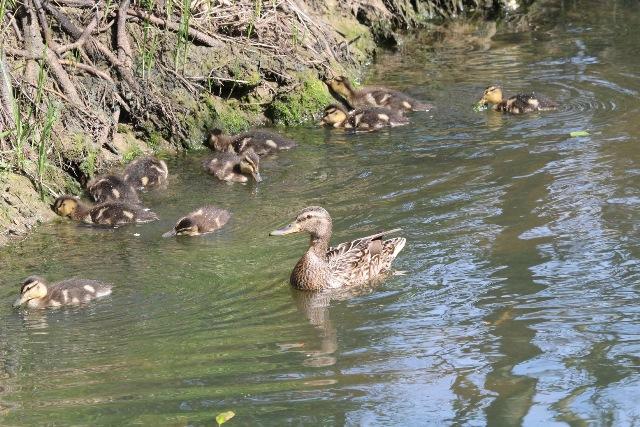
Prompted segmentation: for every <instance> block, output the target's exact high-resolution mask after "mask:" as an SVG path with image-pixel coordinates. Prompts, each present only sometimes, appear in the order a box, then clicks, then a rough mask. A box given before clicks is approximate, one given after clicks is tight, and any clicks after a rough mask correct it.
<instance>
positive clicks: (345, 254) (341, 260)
mask: <svg viewBox="0 0 640 427" xmlns="http://www.w3.org/2000/svg"><path fill="white" fill-rule="evenodd" d="M400 230H401V229H400V228H396V229H393V230H389V231H384V232H381V233H376V234H373V235H371V236H367V237H362V238H360V239H356V240H352V241H351V242H345V243H342V244H340V245H338V246H336V247H333V248H330V249H329V250H328V251H327V262H328V264H329V269H330V271H331V273H332V275H333V277H334V278H335V279H336V281H337V282H339V283H341V284H360V283H364V282H368V281H369V280H371V279H374V278H375V277H376V276H378V275H380V274H381V273H384V272H386V271H387V270H388V269H389V267H390V266H391V262H392V261H393V260H394V259H395V257H396V256H397V255H398V253H399V252H400V250H402V248H403V247H404V244H405V242H406V240H405V239H404V238H403V237H397V238H394V239H390V240H382V238H383V237H384V236H386V235H388V234H392V233H396V232H398V231H400Z"/></svg>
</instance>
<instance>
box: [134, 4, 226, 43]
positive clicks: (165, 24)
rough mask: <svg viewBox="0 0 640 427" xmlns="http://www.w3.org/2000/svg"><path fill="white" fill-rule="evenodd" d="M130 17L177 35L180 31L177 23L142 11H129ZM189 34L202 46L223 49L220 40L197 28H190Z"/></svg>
mask: <svg viewBox="0 0 640 427" xmlns="http://www.w3.org/2000/svg"><path fill="white" fill-rule="evenodd" d="M127 13H128V14H129V15H130V16H135V17H136V18H140V19H144V20H146V21H149V22H150V23H152V24H154V25H157V26H159V27H160V28H166V29H167V30H170V31H173V32H175V33H177V32H178V31H180V25H179V24H176V23H175V22H171V21H169V20H167V19H164V18H160V17H158V16H155V15H152V14H150V13H148V12H143V11H140V10H136V9H129V11H128V12H127ZM187 34H188V35H189V37H191V38H192V39H193V40H196V41H198V42H200V43H202V44H204V45H205V46H209V47H221V46H222V42H221V41H220V40H217V39H215V38H213V37H211V36H210V35H208V34H205V33H203V32H202V31H199V30H196V29H195V28H192V27H189V28H188V30H187Z"/></svg>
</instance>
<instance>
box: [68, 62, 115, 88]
mask: <svg viewBox="0 0 640 427" xmlns="http://www.w3.org/2000/svg"><path fill="white" fill-rule="evenodd" d="M60 64H62V65H67V66H69V67H73V68H78V69H80V70H84V71H87V72H89V73H91V74H93V75H94V76H96V77H100V78H101V79H103V80H106V81H108V82H109V83H111V84H112V85H115V84H116V83H115V82H114V81H113V79H112V78H111V76H110V75H109V74H107V73H105V72H104V71H102V70H99V69H97V68H96V67H93V66H91V65H87V64H83V63H82V62H75V61H67V60H64V59H63V60H60Z"/></svg>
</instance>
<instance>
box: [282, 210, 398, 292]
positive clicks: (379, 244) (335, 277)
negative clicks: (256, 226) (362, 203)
mask: <svg viewBox="0 0 640 427" xmlns="http://www.w3.org/2000/svg"><path fill="white" fill-rule="evenodd" d="M397 231H399V229H396V230H391V231H386V232H382V233H377V234H374V235H371V236H368V237H363V238H360V239H357V240H353V241H351V242H346V243H342V244H340V245H338V246H336V247H329V241H330V239H331V232H332V222H331V216H330V215H329V212H327V211H326V210H325V209H323V208H321V207H320V206H311V207H308V208H305V209H303V210H302V211H301V212H300V213H299V214H298V215H297V216H296V219H295V220H294V221H293V222H292V223H291V224H289V225H287V226H286V227H284V228H281V229H279V230H275V231H272V232H271V233H270V235H271V236H282V235H285V234H291V233H301V232H305V233H309V234H310V235H311V243H310V246H309V249H308V250H307V252H306V253H305V254H304V255H303V256H302V258H300V260H299V261H298V263H297V264H296V266H295V267H294V269H293V272H292V273H291V277H290V282H291V285H292V286H293V287H294V288H296V289H300V290H306V291H321V290H325V289H336V288H341V287H347V286H358V285H362V284H365V283H368V282H370V281H374V280H376V279H380V278H382V277H384V275H386V274H387V273H389V271H390V269H391V263H392V262H393V260H394V259H395V258H396V256H397V255H398V253H400V251H401V250H402V248H404V245H405V243H406V239H405V238H404V237H396V238H393V239H389V240H382V238H383V237H384V236H386V235H387V234H390V233H394V232H397Z"/></svg>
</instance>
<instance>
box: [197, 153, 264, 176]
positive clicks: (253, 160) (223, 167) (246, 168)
mask: <svg viewBox="0 0 640 427" xmlns="http://www.w3.org/2000/svg"><path fill="white" fill-rule="evenodd" d="M203 166H204V169H205V170H206V171H207V172H208V173H210V174H211V175H213V176H215V177H216V178H218V179H220V180H222V181H231V182H247V181H248V180H249V178H248V177H247V175H248V176H251V177H253V179H255V180H256V182H260V181H262V177H261V176H260V157H258V155H257V154H256V152H255V151H253V149H252V148H249V149H247V150H245V151H244V152H243V153H242V154H236V153H229V152H224V153H217V154H216V155H215V156H214V157H213V158H211V159H207V160H205V161H204V163H203Z"/></svg>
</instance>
